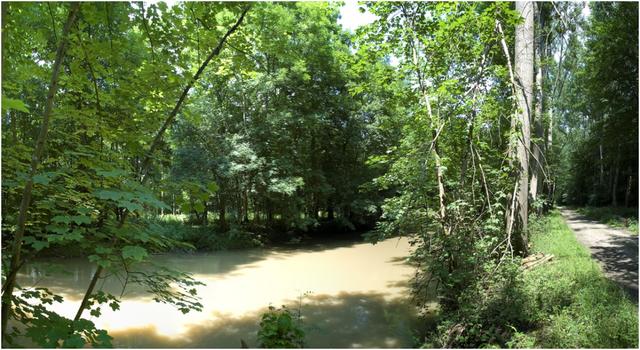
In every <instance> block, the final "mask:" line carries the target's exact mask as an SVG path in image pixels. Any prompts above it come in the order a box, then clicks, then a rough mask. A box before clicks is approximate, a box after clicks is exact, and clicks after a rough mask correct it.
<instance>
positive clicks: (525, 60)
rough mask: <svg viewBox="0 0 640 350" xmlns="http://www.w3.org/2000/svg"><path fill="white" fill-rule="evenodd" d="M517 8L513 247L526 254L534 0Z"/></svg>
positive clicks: (521, 3) (522, 3)
mask: <svg viewBox="0 0 640 350" xmlns="http://www.w3.org/2000/svg"><path fill="white" fill-rule="evenodd" d="M516 11H518V13H519V14H520V15H521V16H522V17H523V18H524V22H522V23H520V24H518V25H517V26H516V38H515V39H516V40H515V72H516V76H517V79H518V83H519V85H520V86H519V89H518V94H517V100H518V115H517V118H518V120H517V124H518V125H519V128H518V129H519V130H518V131H519V132H518V134H519V142H518V144H517V147H516V156H517V159H518V164H519V171H518V172H519V181H518V186H517V187H518V189H517V203H518V219H519V220H518V221H519V222H518V224H519V225H518V231H519V235H517V239H516V242H514V243H515V244H514V248H515V249H516V250H519V251H520V252H521V253H522V254H523V255H524V254H526V253H527V244H528V238H527V228H528V227H527V226H528V216H529V212H528V208H529V198H528V195H529V157H528V150H529V148H530V144H531V127H530V120H531V116H532V107H533V104H532V102H533V101H532V99H533V93H532V92H533V56H534V52H533V44H534V40H533V38H534V29H533V13H534V8H533V2H531V1H523V2H516Z"/></svg>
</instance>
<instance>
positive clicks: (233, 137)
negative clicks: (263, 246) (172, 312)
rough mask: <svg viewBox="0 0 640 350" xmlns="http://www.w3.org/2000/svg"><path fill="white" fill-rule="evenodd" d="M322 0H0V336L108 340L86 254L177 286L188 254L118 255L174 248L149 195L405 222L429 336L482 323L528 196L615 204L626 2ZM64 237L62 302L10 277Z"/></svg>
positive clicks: (232, 221)
mask: <svg viewBox="0 0 640 350" xmlns="http://www.w3.org/2000/svg"><path fill="white" fill-rule="evenodd" d="M339 6H340V4H337V3H322V2H309V3H307V2H301V3H253V4H251V3H208V2H207V3H199V2H183V3H176V4H175V5H173V6H171V7H169V6H167V5H166V4H165V3H162V2H159V3H156V4H148V3H144V2H137V3H125V2H114V3H112V2H109V3H104V2H94V3H78V2H76V3H72V4H65V3H18V2H11V3H6V2H4V3H2V42H3V46H2V65H3V66H2V72H3V76H2V78H3V79H2V80H3V81H2V114H1V116H2V144H3V147H2V170H3V172H2V240H3V248H2V262H3V264H2V267H3V270H2V276H3V280H2V306H3V308H2V312H3V313H2V335H3V345H4V344H8V345H15V344H17V343H16V341H18V340H19V338H20V336H23V337H24V336H26V337H27V338H29V339H30V340H31V341H33V342H35V343H36V344H39V345H41V346H83V345H85V344H90V345H94V346H98V345H109V343H110V337H109V336H108V335H107V334H106V332H104V331H102V330H97V329H95V327H94V326H93V324H92V323H91V322H89V321H86V320H84V319H82V315H83V312H85V311H87V312H91V314H92V315H98V316H99V314H100V309H99V305H100V304H108V305H109V306H110V307H112V308H114V309H116V308H118V307H119V300H118V298H116V297H115V296H112V295H107V294H104V293H102V292H98V291H95V290H94V289H95V286H96V283H97V281H98V280H99V279H100V278H103V277H104V276H105V275H106V274H116V275H122V276H123V277H125V278H126V280H127V281H129V280H131V281H132V283H139V284H144V285H146V286H147V288H148V289H149V290H150V291H152V292H154V293H155V294H156V298H157V300H159V301H161V302H168V303H172V304H174V305H176V306H177V307H178V308H179V309H180V310H181V311H183V312H189V311H190V310H199V309H200V308H201V305H200V303H199V302H198V299H197V297H196V296H195V295H194V294H195V293H194V292H193V291H194V289H192V287H193V286H194V285H196V284H197V283H198V282H197V281H194V280H193V279H191V277H190V276H189V275H186V274H183V273H181V272H178V271H171V270H168V269H158V270H156V271H155V272H148V271H146V272H142V271H137V270H136V266H137V264H138V263H140V262H143V261H146V260H147V259H148V257H149V256H150V254H152V253H155V252H160V251H166V250H170V249H174V248H193V247H190V245H189V244H185V243H184V242H181V241H180V239H176V236H175V235H171V234H166V230H165V229H163V228H162V227H161V226H158V224H160V225H163V221H161V220H159V219H166V218H167V217H171V218H173V219H175V218H180V222H179V225H181V226H184V227H192V226H198V227H199V228H204V230H201V231H198V232H200V233H199V234H202V235H205V236H206V237H218V236H220V235H224V234H225V233H228V232H238V231H241V232H244V233H245V234H248V235H251V236H252V237H253V234H254V233H257V232H267V233H269V234H271V235H273V236H276V235H277V233H280V234H284V233H289V234H296V233H299V232H301V231H307V230H310V229H314V228H318V227H319V226H321V225H327V224H330V225H327V226H331V227H333V228H337V227H339V228H341V229H345V230H346V229H348V230H355V229H358V228H371V227H373V226H374V225H377V226H376V229H375V230H373V231H371V233H370V234H369V237H370V238H373V239H384V238H386V237H390V236H394V235H405V236H409V237H410V238H411V240H412V243H413V244H414V246H415V252H414V254H413V256H412V259H413V261H414V262H415V263H416V264H417V266H418V275H417V277H416V279H415V286H414V287H415V290H414V292H415V294H416V296H418V300H420V301H421V305H426V303H427V302H428V300H429V298H431V296H430V295H429V294H428V293H427V291H430V290H433V288H432V286H437V287H436V288H435V290H436V291H437V294H438V297H439V302H440V305H441V306H442V310H443V312H445V315H447V318H446V321H445V322H443V323H442V327H441V330H442V331H441V332H440V333H439V336H438V335H436V336H434V339H435V340H434V342H435V343H437V345H442V346H452V345H459V346H479V345H480V344H483V341H486V340H487V339H492V341H497V342H498V343H500V340H495V339H498V338H501V337H503V335H504V334H506V333H509V332H512V330H511V329H512V328H513V327H512V326H513V325H515V326H520V325H521V323H523V322H524V321H522V319H520V318H518V317H520V316H521V315H520V316H519V315H517V314H515V313H513V312H512V311H513V310H512V309H510V308H508V307H505V308H504V309H503V310H501V311H500V310H498V311H497V308H495V307H493V308H492V307H491V305H510V304H509V303H510V302H512V301H513V295H511V294H509V293H508V291H510V290H513V288H515V287H513V286H514V285H516V284H517V282H518V264H519V260H518V259H519V256H525V255H527V253H528V248H529V246H528V218H529V214H530V213H533V212H535V213H542V212H543V211H544V210H546V209H548V208H549V207H551V206H552V204H553V202H554V201H558V200H559V201H562V202H567V203H576V204H612V205H621V204H624V205H625V206H631V205H636V204H637V200H638V199H637V188H638V187H637V183H638V171H637V167H638V158H637V157H638V143H637V132H638V130H637V127H638V125H637V124H638V119H637V118H638V110H637V107H638V106H637V100H638V96H637V90H638V80H637V76H638V68H637V64H638V51H637V47H638V39H637V27H638V17H637V16H638V9H637V4H633V3H598V4H590V5H589V6H590V8H591V12H592V15H591V16H590V17H588V18H586V17H585V16H583V9H584V6H583V4H578V3H533V2H519V3H517V4H512V3H501V2H498V3H465V2H459V3H431V2H367V3H364V4H362V5H361V6H362V8H363V10H364V9H366V10H368V11H369V12H371V13H372V14H374V15H375V16H376V18H377V19H376V20H375V21H374V22H373V23H371V24H368V25H366V26H363V27H361V28H359V29H358V30H357V32H356V33H349V32H346V31H344V30H343V29H342V28H341V27H340V25H339V24H338V22H337V20H338V17H339ZM25 28H29V30H25ZM585 28H586V29H585ZM168 214H171V215H168ZM256 236H257V235H256ZM233 237H236V236H233ZM288 237H290V235H289V236H288ZM178 238H180V237H178ZM69 247H73V248H74V249H76V250H78V251H81V252H82V254H83V255H85V256H86V258H87V259H88V260H89V261H90V262H92V263H94V264H95V265H96V266H97V268H96V271H95V274H94V276H93V279H92V281H91V283H90V285H88V286H87V291H86V295H85V297H84V299H83V300H82V302H81V303H80V304H79V308H78V312H77V315H76V317H75V319H74V320H69V319H66V318H64V317H61V316H59V315H56V314H55V313H52V312H50V311H48V310H47V309H46V307H44V305H46V304H47V303H52V302H57V301H59V299H60V298H59V297H58V296H55V295H52V294H51V293H50V292H49V291H47V290H44V289H37V290H33V289H27V288H22V287H21V286H19V285H17V284H16V274H17V273H18V271H19V269H20V268H21V267H22V266H23V265H24V264H25V263H26V262H28V261H30V260H31V259H34V258H36V257H37V256H38V255H40V254H42V253H43V252H52V251H53V252H55V251H56V250H57V251H59V250H61V249H69ZM175 286H177V287H178V288H173V287H175ZM510 288H511V289H510ZM31 299H39V300H40V301H42V303H41V304H37V303H36V304H34V303H32V302H31V301H30V300H31ZM33 305H37V306H33ZM12 322H20V323H22V324H23V326H21V327H16V328H13V327H9V325H10V324H12ZM447 322H448V323H447ZM519 322H520V323H519ZM509 327H511V328H509ZM45 328H46V329H48V330H53V331H46V332H45V331H43V329H45ZM461 329H462V330H464V329H467V330H469V329H474V330H475V331H467V333H465V335H464V336H461V335H460V334H461V332H462V331H460V330H461ZM456 332H458V333H456ZM456 334H457V335H456ZM435 343H434V344H435ZM500 344H501V345H505V344H503V343H500Z"/></svg>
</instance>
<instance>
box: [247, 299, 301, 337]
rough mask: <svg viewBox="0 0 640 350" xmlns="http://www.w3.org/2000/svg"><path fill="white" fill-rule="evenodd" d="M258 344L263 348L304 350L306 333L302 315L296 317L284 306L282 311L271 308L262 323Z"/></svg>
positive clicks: (264, 315)
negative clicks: (295, 349)
mask: <svg viewBox="0 0 640 350" xmlns="http://www.w3.org/2000/svg"><path fill="white" fill-rule="evenodd" d="M258 342H259V343H260V347H262V348H302V347H303V345H304V331H303V330H302V321H301V319H300V313H299V312H298V315H294V314H292V313H291V312H290V311H289V310H288V309H287V308H286V307H285V306H284V305H283V306H282V308H281V309H276V308H275V307H273V306H269V311H267V312H266V313H264V314H263V315H262V320H261V321H260V330H259V331H258Z"/></svg>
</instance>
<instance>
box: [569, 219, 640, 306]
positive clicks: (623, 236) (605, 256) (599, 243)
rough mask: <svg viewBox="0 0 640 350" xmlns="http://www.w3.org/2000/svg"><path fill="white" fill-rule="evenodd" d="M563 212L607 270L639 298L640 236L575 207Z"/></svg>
mask: <svg viewBox="0 0 640 350" xmlns="http://www.w3.org/2000/svg"><path fill="white" fill-rule="evenodd" d="M560 212H561V213H562V216H564V218H565V220H566V221H567V225H569V227H570V228H571V229H572V230H573V232H574V233H575V234H576V237H577V238H578V241H579V242H580V243H582V244H583V245H584V246H586V247H587V248H589V250H591V256H592V257H593V258H594V259H595V260H597V261H598V262H599V263H600V265H601V266H602V270H603V271H604V274H605V275H606V276H607V277H609V278H610V279H611V280H613V281H615V282H616V283H618V284H619V285H620V286H622V287H623V288H624V289H625V290H626V291H627V292H629V294H630V295H631V298H632V299H633V300H634V301H635V302H636V303H637V302H638V236H633V235H631V234H629V233H628V232H627V231H624V230H622V229H616V228H612V227H609V226H607V225H605V224H601V223H598V222H596V221H592V220H589V219H587V218H586V217H584V216H582V215H580V214H578V213H577V212H575V211H573V210H569V209H566V208H561V209H560Z"/></svg>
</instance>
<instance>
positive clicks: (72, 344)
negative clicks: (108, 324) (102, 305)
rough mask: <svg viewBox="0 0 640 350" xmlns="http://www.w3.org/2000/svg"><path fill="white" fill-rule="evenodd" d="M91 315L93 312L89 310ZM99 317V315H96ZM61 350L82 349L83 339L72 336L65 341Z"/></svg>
mask: <svg viewBox="0 0 640 350" xmlns="http://www.w3.org/2000/svg"><path fill="white" fill-rule="evenodd" d="M91 314H92V315H93V310H91ZM97 316H99V313H98V315H97ZM62 347H63V348H82V347H84V339H82V337H81V336H80V334H72V335H71V336H70V337H69V338H67V339H65V340H64V342H63V343H62Z"/></svg>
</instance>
